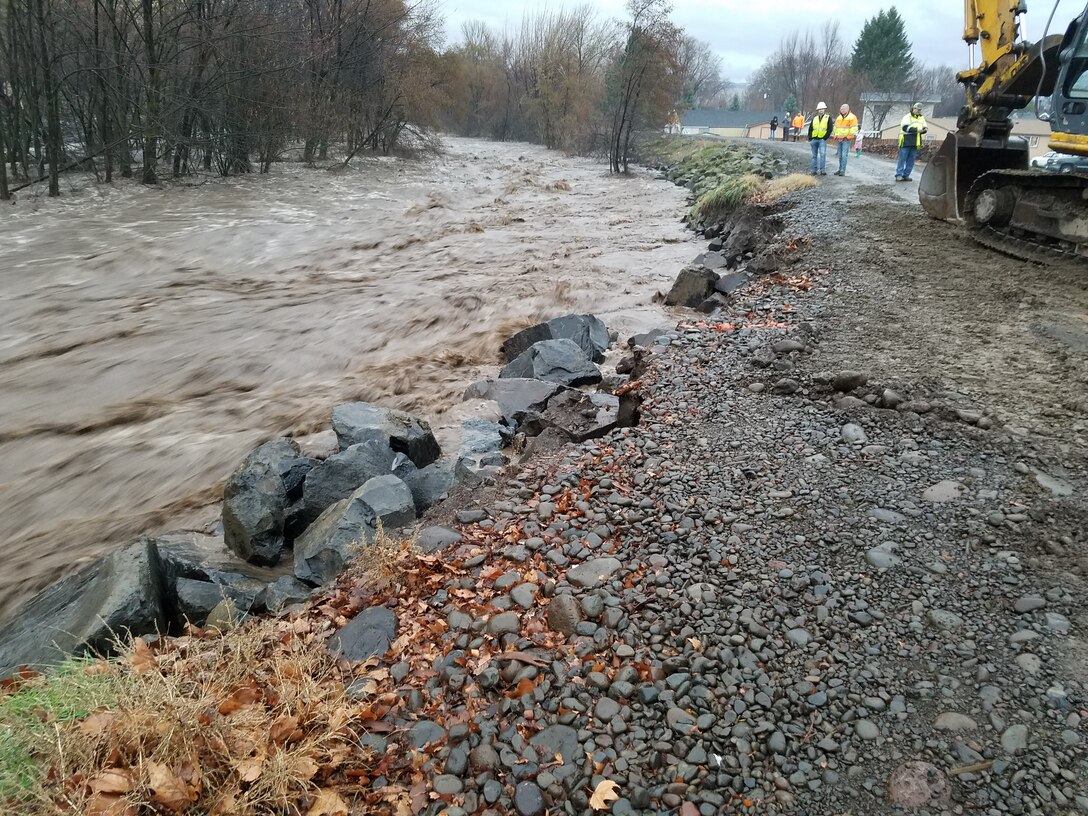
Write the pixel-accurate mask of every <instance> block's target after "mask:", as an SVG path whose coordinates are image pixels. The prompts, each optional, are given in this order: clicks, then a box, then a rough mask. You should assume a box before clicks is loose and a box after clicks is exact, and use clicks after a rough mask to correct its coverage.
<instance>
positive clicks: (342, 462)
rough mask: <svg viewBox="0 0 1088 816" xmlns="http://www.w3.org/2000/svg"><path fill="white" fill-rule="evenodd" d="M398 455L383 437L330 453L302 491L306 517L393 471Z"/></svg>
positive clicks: (317, 512)
mask: <svg viewBox="0 0 1088 816" xmlns="http://www.w3.org/2000/svg"><path fill="white" fill-rule="evenodd" d="M394 456H395V455H394V453H393V451H392V450H391V449H390V448H389V446H388V445H387V444H385V443H384V442H381V441H380V440H371V441H369V442H364V443H362V444H359V445H352V446H350V447H349V448H348V449H347V450H345V451H342V452H341V453H338V454H336V455H335V456H330V457H329V458H328V459H326V460H325V461H324V462H322V463H321V464H320V465H318V466H317V467H315V468H314V469H313V470H311V471H310V472H309V473H308V474H306V483H305V486H304V488H303V492H302V499H303V515H304V516H305V518H306V519H308V520H309V521H311V522H313V521H316V519H317V517H318V516H320V515H321V514H322V513H323V512H324V511H325V510H326V509H327V508H328V507H330V506H331V505H333V504H335V503H336V502H338V501H340V500H341V499H346V498H347V497H348V496H350V495H351V494H352V493H354V492H355V491H356V490H358V489H359V488H360V487H361V486H362V485H363V484H364V483H365V482H367V481H368V480H369V479H373V478H374V477H375V476H385V475H386V474H388V473H391V472H392V470H393V459H394ZM296 546H297V545H296Z"/></svg>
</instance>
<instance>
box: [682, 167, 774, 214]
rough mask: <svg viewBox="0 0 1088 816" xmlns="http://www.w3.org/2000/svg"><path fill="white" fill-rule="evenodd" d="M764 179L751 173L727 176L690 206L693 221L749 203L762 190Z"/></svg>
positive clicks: (727, 212)
mask: <svg viewBox="0 0 1088 816" xmlns="http://www.w3.org/2000/svg"><path fill="white" fill-rule="evenodd" d="M764 185H765V181H764V180H763V179H762V178H761V177H760V176H756V175H753V174H746V175H743V176H728V177H727V178H726V179H725V181H723V182H721V183H720V184H719V185H718V186H717V187H715V188H714V189H713V190H710V191H709V192H707V193H704V194H703V195H701V196H700V197H699V199H698V200H697V201H696V202H695V205H694V206H693V207H692V208H691V218H692V220H693V221H706V220H711V219H717V218H721V217H722V216H724V215H728V214H729V213H731V212H733V211H734V210H737V209H739V208H740V207H743V206H744V205H745V204H747V203H749V202H750V201H752V200H753V199H755V198H756V196H758V195H759V193H760V192H761V191H762V190H763V187H764Z"/></svg>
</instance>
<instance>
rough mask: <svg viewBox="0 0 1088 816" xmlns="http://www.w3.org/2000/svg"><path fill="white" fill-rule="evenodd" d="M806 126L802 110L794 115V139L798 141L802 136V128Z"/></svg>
mask: <svg viewBox="0 0 1088 816" xmlns="http://www.w3.org/2000/svg"><path fill="white" fill-rule="evenodd" d="M804 126H805V116H804V114H803V113H801V112H800V111H798V112H797V114H796V115H795V116H794V117H793V140H794V141H795V142H796V141H797V140H798V139H799V138H800V136H801V128H803V127H804Z"/></svg>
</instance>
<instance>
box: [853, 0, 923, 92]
mask: <svg viewBox="0 0 1088 816" xmlns="http://www.w3.org/2000/svg"><path fill="white" fill-rule="evenodd" d="M910 48H911V46H910V40H909V39H907V31H906V27H905V26H904V25H903V18H902V17H900V16H899V12H898V11H896V10H895V6H892V7H891V8H890V9H888V10H887V11H884V10H883V9H881V11H880V13H879V14H877V16H876V17H870V18H869V19H868V20H866V21H865V25H864V26H863V27H862V29H861V34H860V35H858V39H857V42H855V43H854V53H853V55H852V57H851V60H850V67H851V68H853V69H854V71H855V72H856V73H858V74H860V75H861V76H862V77H864V79H865V84H866V85H867V86H869V88H870V89H871V90H874V91H883V92H891V91H902V90H905V89H906V88H907V86H909V85H910V81H911V76H912V74H913V73H914V58H913V57H912V56H911V53H910Z"/></svg>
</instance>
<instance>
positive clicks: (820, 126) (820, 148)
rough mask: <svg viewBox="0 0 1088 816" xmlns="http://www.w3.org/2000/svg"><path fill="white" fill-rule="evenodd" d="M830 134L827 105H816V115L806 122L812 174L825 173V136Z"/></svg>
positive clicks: (829, 118) (824, 174)
mask: <svg viewBox="0 0 1088 816" xmlns="http://www.w3.org/2000/svg"><path fill="white" fill-rule="evenodd" d="M830 135H831V117H830V116H828V115H827V105H825V104H824V103H823V102H821V103H820V104H819V105H817V106H816V115H815V116H813V117H812V121H811V122H809V123H808V141H809V147H811V148H812V175H814V176H826V175H827V138H828V137H829V136H830Z"/></svg>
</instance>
